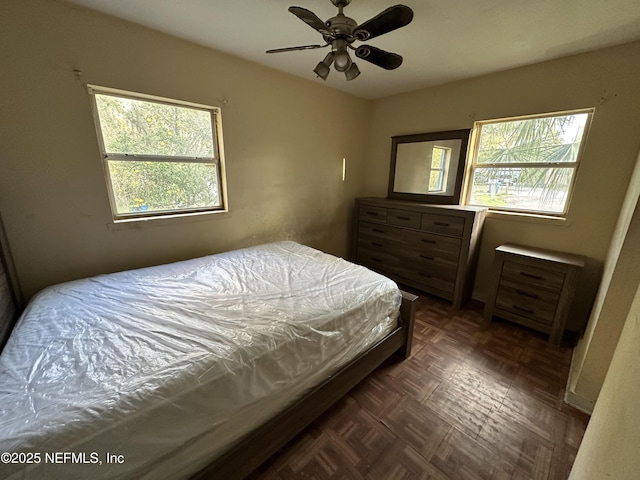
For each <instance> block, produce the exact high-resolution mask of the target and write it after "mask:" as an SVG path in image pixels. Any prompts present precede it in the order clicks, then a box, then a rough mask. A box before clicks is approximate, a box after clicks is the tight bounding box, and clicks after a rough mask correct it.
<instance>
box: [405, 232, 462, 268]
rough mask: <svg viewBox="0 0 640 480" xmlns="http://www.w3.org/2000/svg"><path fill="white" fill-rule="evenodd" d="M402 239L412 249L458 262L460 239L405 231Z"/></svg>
mask: <svg viewBox="0 0 640 480" xmlns="http://www.w3.org/2000/svg"><path fill="white" fill-rule="evenodd" d="M402 237H403V240H404V241H405V242H406V243H407V244H408V245H409V246H410V248H412V249H415V250H418V251H420V252H427V253H429V254H433V255H437V256H439V257H443V258H447V259H450V260H455V261H456V262H457V261H458V257H459V256H460V245H461V242H462V241H461V239H459V238H453V237H445V236H442V235H435V234H432V233H426V232H420V231H415V230H404V231H403V232H402Z"/></svg>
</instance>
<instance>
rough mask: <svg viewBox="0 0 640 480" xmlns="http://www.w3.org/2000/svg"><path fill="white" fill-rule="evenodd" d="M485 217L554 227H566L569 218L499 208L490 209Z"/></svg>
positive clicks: (568, 223)
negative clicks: (507, 210) (505, 210)
mask: <svg viewBox="0 0 640 480" xmlns="http://www.w3.org/2000/svg"><path fill="white" fill-rule="evenodd" d="M487 217H488V218H491V219H496V220H503V221H508V222H510V221H516V222H527V223H537V224H542V225H551V226H555V227H568V226H569V225H571V220H569V219H567V218H565V217H555V216H551V215H541V214H539V213H522V212H504V211H501V210H491V209H489V211H488V212H487Z"/></svg>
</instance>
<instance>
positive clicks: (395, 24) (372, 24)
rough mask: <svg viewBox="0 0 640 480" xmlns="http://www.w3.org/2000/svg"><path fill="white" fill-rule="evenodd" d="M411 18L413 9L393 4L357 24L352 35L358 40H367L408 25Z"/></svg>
mask: <svg viewBox="0 0 640 480" xmlns="http://www.w3.org/2000/svg"><path fill="white" fill-rule="evenodd" d="M411 20H413V10H411V9H410V8H409V7H407V6H406V5H394V6H393V7H389V8H387V9H386V10H384V11H382V12H380V13H379V14H378V15H376V16H375V17H373V18H372V19H370V20H367V21H366V22H364V23H363V24H362V25H359V26H358V27H357V28H356V29H355V30H354V31H353V35H354V36H355V37H356V38H357V39H358V40H368V39H370V38H375V37H378V36H380V35H382V34H385V33H388V32H391V31H393V30H396V29H398V28H401V27H404V26H405V25H408V24H409V23H411Z"/></svg>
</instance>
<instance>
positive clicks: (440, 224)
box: [420, 213, 464, 237]
mask: <svg viewBox="0 0 640 480" xmlns="http://www.w3.org/2000/svg"><path fill="white" fill-rule="evenodd" d="M420 229H421V230H424V231H426V232H432V233H441V234H444V235H451V236H453V237H462V232H463V231H464V218H459V217H450V216H448V215H432V214H430V213H423V214H422V218H421V222H420Z"/></svg>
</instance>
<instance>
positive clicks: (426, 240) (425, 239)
mask: <svg viewBox="0 0 640 480" xmlns="http://www.w3.org/2000/svg"><path fill="white" fill-rule="evenodd" d="M421 241H422V242H424V243H436V241H435V240H431V239H430V238H423V239H422V240H421Z"/></svg>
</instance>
